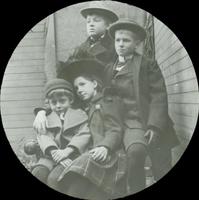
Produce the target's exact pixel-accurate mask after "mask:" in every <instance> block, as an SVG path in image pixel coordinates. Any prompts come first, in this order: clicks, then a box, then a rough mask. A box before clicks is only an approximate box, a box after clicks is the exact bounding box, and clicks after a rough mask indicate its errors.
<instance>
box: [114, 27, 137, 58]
mask: <svg viewBox="0 0 199 200" xmlns="http://www.w3.org/2000/svg"><path fill="white" fill-rule="evenodd" d="M138 43H139V40H138V39H137V38H136V36H135V35H134V34H133V33H132V32H131V31H128V30H117V31H116V32H115V50H116V52H117V54H118V56H129V55H131V54H133V53H134V51H135V48H136V47H137V45H138Z"/></svg>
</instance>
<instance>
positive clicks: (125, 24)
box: [108, 19, 146, 41]
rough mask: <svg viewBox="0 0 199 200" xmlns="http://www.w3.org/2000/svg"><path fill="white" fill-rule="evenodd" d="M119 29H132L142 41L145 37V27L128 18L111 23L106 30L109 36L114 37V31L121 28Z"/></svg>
mask: <svg viewBox="0 0 199 200" xmlns="http://www.w3.org/2000/svg"><path fill="white" fill-rule="evenodd" d="M121 29H124V30H129V31H132V32H133V33H135V34H136V35H137V36H138V38H139V39H140V41H143V40H144V39H145V38H146V31H145V29H144V28H143V27H142V26H140V25H139V24H138V23H136V22H135V21H133V20H130V19H121V20H119V21H117V22H115V23H113V24H111V26H110V27H109V30H108V31H109V34H110V36H111V37H112V38H115V31H117V30H121Z"/></svg>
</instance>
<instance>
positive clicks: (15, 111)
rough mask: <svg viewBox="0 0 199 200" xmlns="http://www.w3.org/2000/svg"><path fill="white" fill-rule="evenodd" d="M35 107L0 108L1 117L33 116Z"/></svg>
mask: <svg viewBox="0 0 199 200" xmlns="http://www.w3.org/2000/svg"><path fill="white" fill-rule="evenodd" d="M34 109H35V106H29V107H13V108H12V107H1V113H2V115H4V116H6V115H13V114H33V112H34Z"/></svg>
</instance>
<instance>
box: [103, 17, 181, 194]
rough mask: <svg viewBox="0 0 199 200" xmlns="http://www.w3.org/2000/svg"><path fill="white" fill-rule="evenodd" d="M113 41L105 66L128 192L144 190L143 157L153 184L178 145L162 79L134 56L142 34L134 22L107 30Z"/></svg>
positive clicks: (146, 61)
mask: <svg viewBox="0 0 199 200" xmlns="http://www.w3.org/2000/svg"><path fill="white" fill-rule="evenodd" d="M109 33H110V35H111V37H112V38H113V39H114V40H115V49H116V52H117V55H118V58H117V60H116V62H114V63H112V64H110V65H108V66H107V68H106V71H105V74H106V75H107V85H111V87H113V88H114V89H115V91H116V94H117V95H118V96H119V97H120V98H121V101H122V102H123V106H124V110H123V113H124V126H125V131H124V139H123V141H124V145H125V149H126V152H127V156H128V175H127V176H128V192H129V194H132V193H136V192H139V191H140V190H142V189H144V188H145V181H146V180H145V172H144V164H145V157H146V155H147V153H148V152H149V154H150V156H151V160H152V167H153V173H154V176H155V179H156V180H159V179H160V178H161V177H162V176H164V175H165V174H166V173H167V172H168V171H169V170H170V168H171V148H173V147H174V146H176V145H177V144H178V140H177V137H176V135H175V131H174V128H173V122H172V121H171V119H170V117H169V116H168V102H167V92H166V87H165V82H164V78H163V76H162V73H161V71H160V68H159V66H158V65H157V63H156V62H155V61H154V60H149V59H147V58H145V57H143V56H141V55H139V54H138V53H137V52H136V48H137V47H138V45H139V44H140V43H141V42H142V41H143V40H144V39H145V37H146V32H145V30H144V29H143V28H142V27H141V26H140V25H138V24H137V23H136V22H134V21H130V20H120V21H118V22H116V23H114V24H112V25H111V26H110V28H109Z"/></svg>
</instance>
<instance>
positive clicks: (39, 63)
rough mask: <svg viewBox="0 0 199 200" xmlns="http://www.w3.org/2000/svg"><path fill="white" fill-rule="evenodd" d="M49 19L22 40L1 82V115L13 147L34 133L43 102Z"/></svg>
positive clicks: (39, 24)
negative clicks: (36, 115) (35, 114)
mask: <svg viewBox="0 0 199 200" xmlns="http://www.w3.org/2000/svg"><path fill="white" fill-rule="evenodd" d="M45 22H46V20H43V21H41V22H39V23H38V24H37V25H36V26H34V27H33V28H32V29H31V30H30V31H29V32H28V33H27V34H26V35H25V37H24V38H23V39H22V40H21V41H20V43H19V44H18V46H17V48H16V49H15V50H14V52H13V54H12V56H11V58H10V61H9V63H8V65H7V67H6V69H5V73H4V77H3V81H2V86H1V116H2V122H3V126H4V129H5V132H6V135H7V137H8V140H9V142H10V144H11V146H12V148H13V149H14V150H15V151H16V148H17V147H18V146H19V144H21V142H23V140H24V139H25V138H30V137H34V131H33V129H32V123H33V119H34V115H33V109H34V108H35V107H38V106H41V105H42V104H43V86H44V82H45V80H46V77H45V73H44V46H45Z"/></svg>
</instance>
